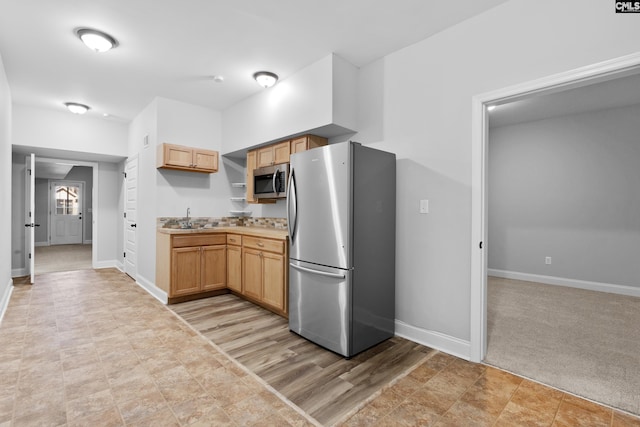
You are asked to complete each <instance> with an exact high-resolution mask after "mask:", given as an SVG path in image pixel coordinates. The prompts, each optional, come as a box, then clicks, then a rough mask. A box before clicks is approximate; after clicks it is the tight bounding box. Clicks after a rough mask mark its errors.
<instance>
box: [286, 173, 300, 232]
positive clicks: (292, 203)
mask: <svg viewBox="0 0 640 427" xmlns="http://www.w3.org/2000/svg"><path fill="white" fill-rule="evenodd" d="M294 176H295V174H294V170H293V169H291V173H290V174H289V184H288V185H287V228H288V229H289V239H290V241H291V244H292V245H293V239H294V238H295V233H296V225H297V221H298V200H297V194H296V189H295V187H296V180H295V177H294ZM292 207H293V215H291V208H292ZM292 220H293V221H292Z"/></svg>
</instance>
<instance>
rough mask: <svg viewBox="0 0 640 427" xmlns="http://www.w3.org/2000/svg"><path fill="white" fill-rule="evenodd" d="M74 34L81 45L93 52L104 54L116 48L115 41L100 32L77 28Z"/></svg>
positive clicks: (116, 42)
mask: <svg viewBox="0 0 640 427" xmlns="http://www.w3.org/2000/svg"><path fill="white" fill-rule="evenodd" d="M76 34H77V36H78V37H79V38H80V40H82V43H84V44H85V45H87V47H88V48H89V49H91V50H93V51H95V52H106V51H108V50H110V49H113V48H114V47H116V46H118V41H117V40H116V39H114V38H113V37H111V36H110V35H109V34H107V33H103V32H102V31H98V30H93V29H91V28H78V29H77V30H76Z"/></svg>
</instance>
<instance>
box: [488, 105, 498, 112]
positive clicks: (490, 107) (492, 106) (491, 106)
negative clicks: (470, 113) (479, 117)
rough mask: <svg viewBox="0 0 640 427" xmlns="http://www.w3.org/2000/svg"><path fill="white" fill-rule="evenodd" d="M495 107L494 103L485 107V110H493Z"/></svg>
mask: <svg viewBox="0 0 640 427" xmlns="http://www.w3.org/2000/svg"><path fill="white" fill-rule="evenodd" d="M495 109H496V106H495V105H489V106H488V107H487V111H493V110H495Z"/></svg>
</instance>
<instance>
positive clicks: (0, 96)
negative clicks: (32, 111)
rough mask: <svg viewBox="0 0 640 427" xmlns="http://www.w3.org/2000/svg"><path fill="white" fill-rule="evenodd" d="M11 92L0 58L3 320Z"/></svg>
mask: <svg viewBox="0 0 640 427" xmlns="http://www.w3.org/2000/svg"><path fill="white" fill-rule="evenodd" d="M11 116H12V107H11V91H10V90H9V84H8V82H7V75H6V73H5V71H4V63H3V62H2V56H0V200H3V203H2V204H1V205H0V234H1V235H3V236H4V238H3V239H0V319H1V318H2V314H3V313H4V309H5V307H6V304H8V302H9V295H10V292H11V289H12V284H13V282H12V280H11V239H10V238H8V236H10V235H11V204H10V203H7V202H8V201H9V200H11Z"/></svg>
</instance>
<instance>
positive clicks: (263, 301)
mask: <svg viewBox="0 0 640 427" xmlns="http://www.w3.org/2000/svg"><path fill="white" fill-rule="evenodd" d="M287 259H288V257H287V253H286V244H285V242H284V241H282V240H275V239H265V238H258V237H248V236H245V237H244V239H243V246H242V284H243V293H244V295H245V296H246V297H248V298H250V299H251V300H253V301H254V302H257V303H258V304H260V305H263V306H265V307H266V308H269V309H271V310H273V311H275V312H277V313H280V314H284V315H286V313H287V312H288V307H287V305H288V304H287V278H288V274H287V273H288V269H287V268H286V263H287Z"/></svg>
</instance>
